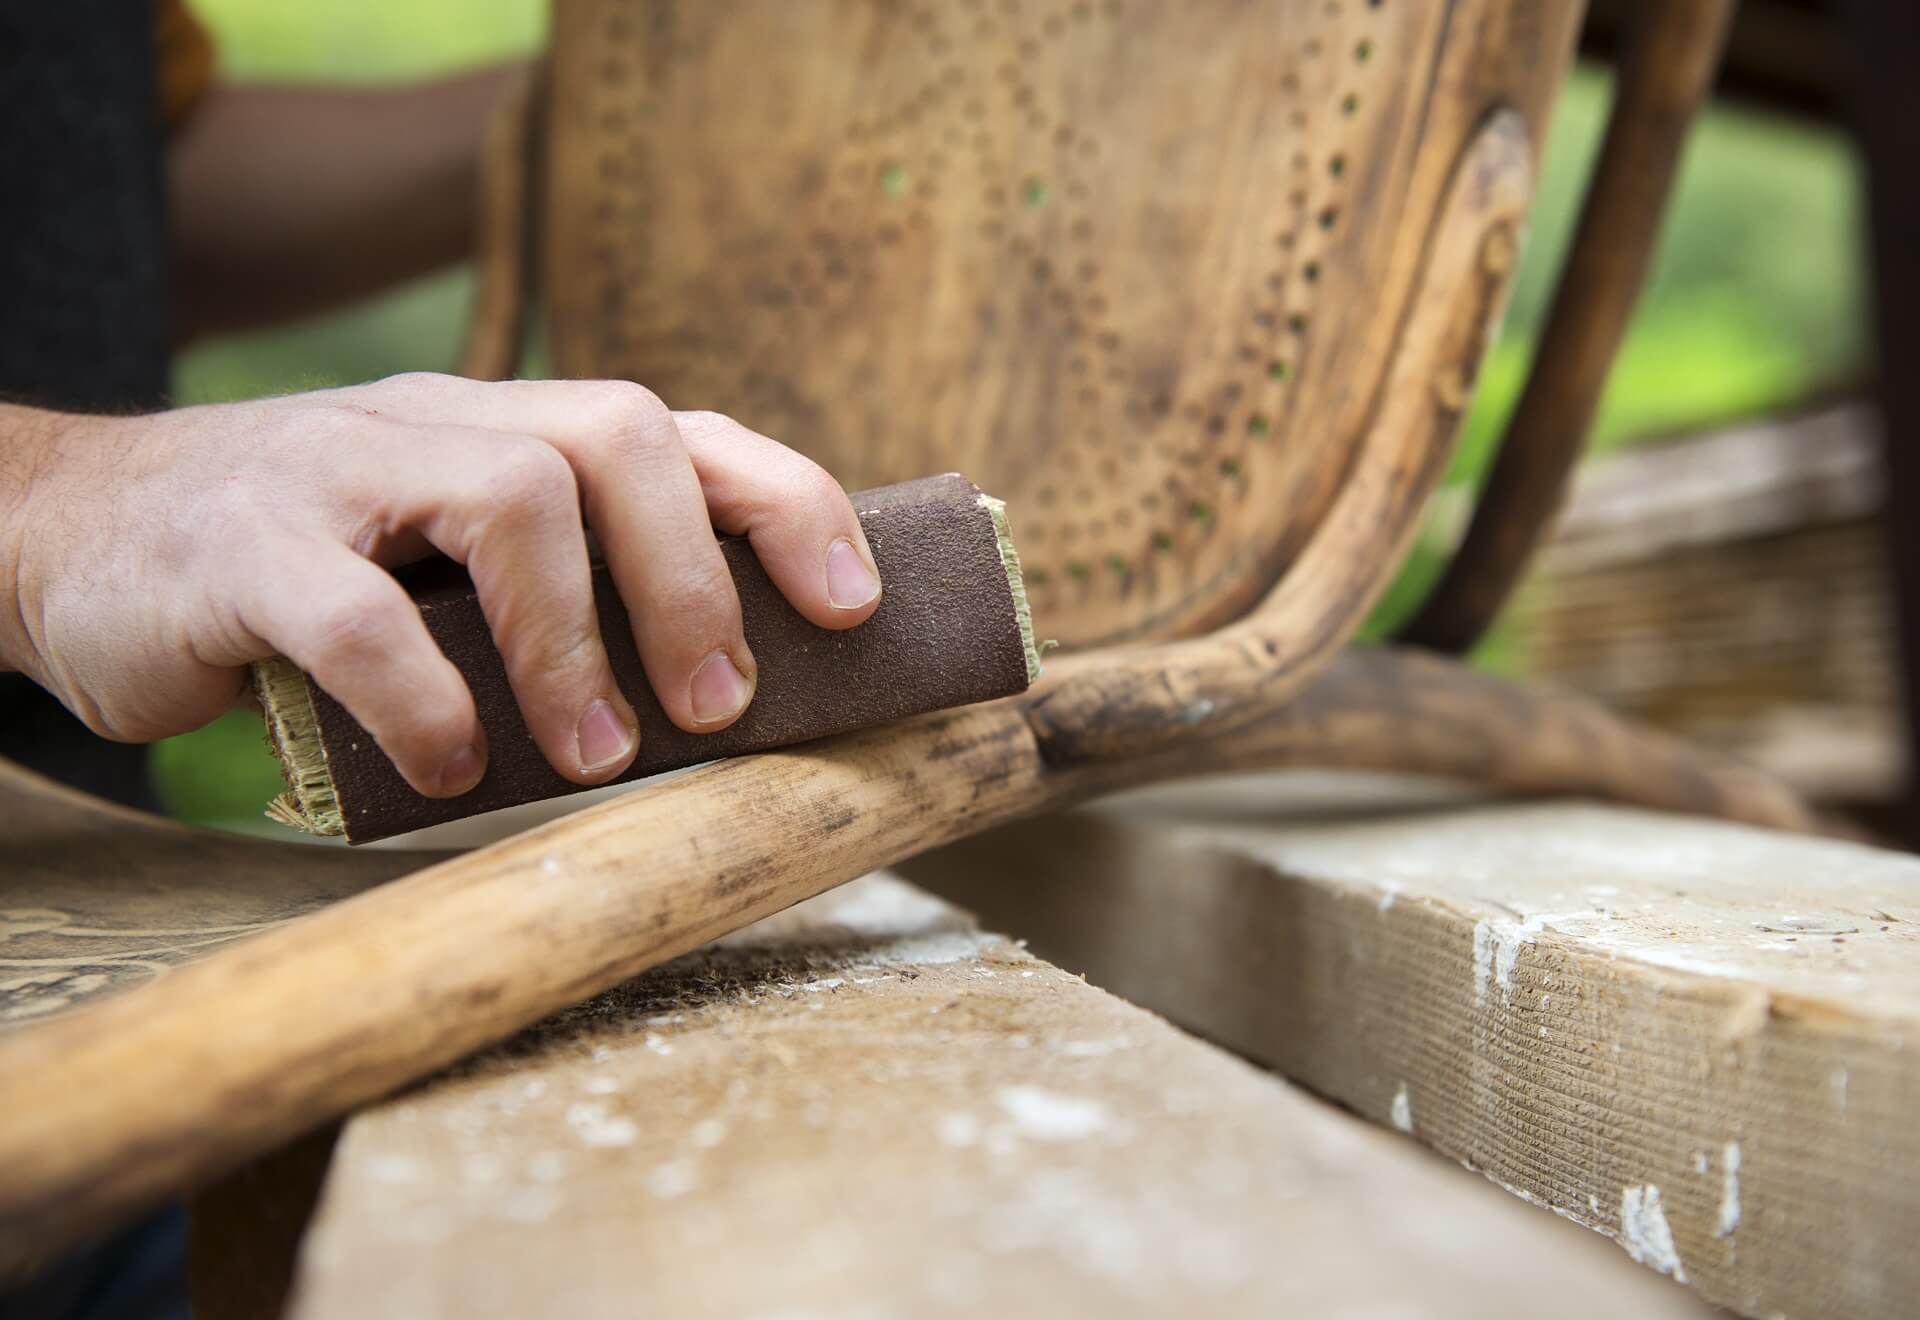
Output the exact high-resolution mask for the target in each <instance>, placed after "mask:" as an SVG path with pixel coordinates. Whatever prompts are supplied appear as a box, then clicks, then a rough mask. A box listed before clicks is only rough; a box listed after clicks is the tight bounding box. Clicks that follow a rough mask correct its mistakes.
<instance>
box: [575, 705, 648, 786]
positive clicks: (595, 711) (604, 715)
mask: <svg viewBox="0 0 1920 1320" xmlns="http://www.w3.org/2000/svg"><path fill="white" fill-rule="evenodd" d="M575 736H576V737H578V738H579V740H580V773H581V774H583V775H590V774H592V773H594V772H595V771H596V770H605V769H606V768H607V767H608V766H610V765H618V764H619V763H620V762H621V761H624V760H625V759H626V757H627V753H628V752H630V751H632V750H633V738H634V731H633V730H632V729H631V728H629V727H627V723H626V721H624V720H622V719H621V718H620V716H619V715H618V714H617V713H616V712H615V711H614V709H613V705H612V703H610V702H608V701H607V700H606V699H605V698H604V697H602V698H600V699H598V700H596V701H595V702H594V703H593V704H592V705H591V706H588V707H587V713H586V714H585V715H582V716H581V717H580V727H579V729H578V731H577V732H576V735H575Z"/></svg>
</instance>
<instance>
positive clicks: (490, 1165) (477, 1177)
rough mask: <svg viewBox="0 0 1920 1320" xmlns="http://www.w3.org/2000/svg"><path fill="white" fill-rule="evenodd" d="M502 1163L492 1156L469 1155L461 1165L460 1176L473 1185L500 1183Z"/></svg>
mask: <svg viewBox="0 0 1920 1320" xmlns="http://www.w3.org/2000/svg"><path fill="white" fill-rule="evenodd" d="M502 1172H503V1170H502V1169H501V1168H500V1161H499V1160H496V1159H495V1158H494V1157H493V1156H491V1155H469V1156H468V1157H467V1158H466V1160H465V1161H464V1162H463V1163H462V1164H461V1165H460V1176H461V1177H463V1178H465V1179H466V1180H467V1181H468V1182H472V1183H495V1182H499V1181H500V1175H501V1173H502Z"/></svg>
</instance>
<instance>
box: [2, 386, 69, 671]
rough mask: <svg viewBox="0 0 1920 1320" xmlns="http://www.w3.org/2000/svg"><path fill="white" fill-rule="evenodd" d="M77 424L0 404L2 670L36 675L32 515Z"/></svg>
mask: <svg viewBox="0 0 1920 1320" xmlns="http://www.w3.org/2000/svg"><path fill="white" fill-rule="evenodd" d="M78 420H79V419H78V418H75V417H72V416H69V415H66V414H62V413H54V412H46V411H43V410H41V409H38V408H23V407H19V406H16V405H10V404H0V670H20V671H24V672H26V673H29V674H37V673H38V672H39V669H40V666H39V664H38V663H37V659H38V655H39V651H38V649H37V647H36V646H35V644H34V639H33V629H32V627H31V626H30V625H29V623H28V620H29V619H30V618H31V617H32V616H33V613H34V611H35V610H36V608H37V607H36V606H35V605H34V603H33V602H34V601H35V600H36V599H37V598H38V595H39V588H38V586H37V584H36V580H35V570H34V567H33V564H32V560H33V555H32V554H31V548H32V546H33V545H34V543H35V541H36V540H37V539H38V535H39V534H38V533H37V532H36V531H35V530H34V528H35V522H36V519H35V512H36V510H37V509H38V507H39V506H40V505H41V504H42V503H44V501H45V497H46V486H47V484H48V483H49V482H50V481H51V480H52V479H53V473H54V469H55V467H56V462H55V459H56V455H57V452H58V449H59V446H60V443H61V437H62V436H63V435H64V434H65V433H66V431H67V430H68V429H69V428H70V427H71V426H72V425H73V424H74V423H75V422H77V421H78Z"/></svg>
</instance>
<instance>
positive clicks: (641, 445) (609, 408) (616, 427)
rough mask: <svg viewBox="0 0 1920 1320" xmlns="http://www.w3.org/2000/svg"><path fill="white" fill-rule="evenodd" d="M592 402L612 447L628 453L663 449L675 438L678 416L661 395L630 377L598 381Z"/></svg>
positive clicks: (598, 426)
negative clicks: (670, 409)
mask: <svg viewBox="0 0 1920 1320" xmlns="http://www.w3.org/2000/svg"><path fill="white" fill-rule="evenodd" d="M588 388H590V389H591V390H592V391H593V397H592V398H591V400H590V402H589V406H590V407H591V408H592V410H593V416H594V419H595V422H596V425H595V427H594V429H595V431H596V432H597V433H598V434H599V436H600V437H601V440H602V442H603V443H604V444H605V445H607V446H608V447H610V448H612V449H615V450H617V451H619V452H620V453H621V454H622V455H624V456H628V457H638V456H644V455H647V454H651V453H656V452H659V451H661V450H663V449H665V448H666V447H667V446H668V445H670V444H671V443H672V442H673V441H674V439H675V435H676V432H675V429H674V416H673V414H672V413H671V412H670V411H668V409H667V405H666V404H664V403H662V402H661V401H660V396H659V395H657V394H655V393H654V392H653V391H652V390H650V389H648V388H647V387H646V386H644V385H638V384H635V383H634V382H633V381H630V380H602V381H594V382H592V384H591V385H590V386H589V387H588Z"/></svg>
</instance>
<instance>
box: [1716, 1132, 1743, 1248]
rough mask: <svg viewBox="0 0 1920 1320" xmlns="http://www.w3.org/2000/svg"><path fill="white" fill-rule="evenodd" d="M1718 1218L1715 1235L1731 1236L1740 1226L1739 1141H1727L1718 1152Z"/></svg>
mask: <svg viewBox="0 0 1920 1320" xmlns="http://www.w3.org/2000/svg"><path fill="white" fill-rule="evenodd" d="M1720 1170H1721V1172H1720V1220H1719V1222H1718V1223H1717V1224H1715V1225H1714V1229H1713V1235H1714V1236H1715V1237H1732V1236H1733V1230H1734V1229H1736V1228H1738V1227H1740V1143H1739V1142H1737V1141H1729V1142H1728V1143H1727V1144H1726V1146H1725V1148H1724V1149H1722V1150H1721V1152H1720Z"/></svg>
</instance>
